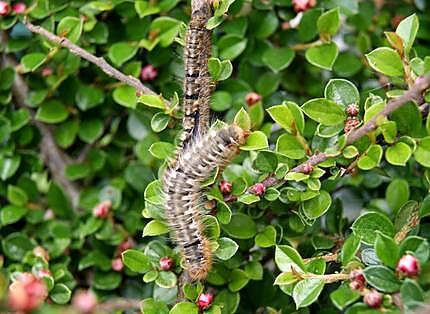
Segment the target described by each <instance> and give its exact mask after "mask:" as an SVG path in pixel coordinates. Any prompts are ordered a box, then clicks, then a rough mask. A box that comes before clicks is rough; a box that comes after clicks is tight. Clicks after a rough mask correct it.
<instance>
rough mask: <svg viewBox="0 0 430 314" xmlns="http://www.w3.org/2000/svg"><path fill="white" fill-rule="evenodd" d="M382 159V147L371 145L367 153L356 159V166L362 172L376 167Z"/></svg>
mask: <svg viewBox="0 0 430 314" xmlns="http://www.w3.org/2000/svg"><path fill="white" fill-rule="evenodd" d="M381 158H382V147H381V146H380V145H376V144H372V145H370V146H369V148H368V149H367V151H366V152H365V153H364V154H363V155H361V156H360V158H358V162H357V166H358V168H360V169H363V170H370V169H372V168H375V167H378V166H379V162H380V161H381Z"/></svg>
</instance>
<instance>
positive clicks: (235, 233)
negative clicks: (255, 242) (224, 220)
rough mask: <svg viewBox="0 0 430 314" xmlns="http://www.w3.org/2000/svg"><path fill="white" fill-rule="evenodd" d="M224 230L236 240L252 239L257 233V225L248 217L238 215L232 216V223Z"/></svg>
mask: <svg viewBox="0 0 430 314" xmlns="http://www.w3.org/2000/svg"><path fill="white" fill-rule="evenodd" d="M223 230H224V231H225V232H226V233H227V234H228V235H230V236H231V237H233V238H236V239H250V238H252V237H253V236H254V235H255V234H256V233H257V225H256V224H255V222H254V220H252V218H251V217H249V216H248V215H245V214H242V213H236V214H233V215H232V216H231V220H230V223H229V224H227V225H224V226H223Z"/></svg>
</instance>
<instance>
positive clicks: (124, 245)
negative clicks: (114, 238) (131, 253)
mask: <svg viewBox="0 0 430 314" xmlns="http://www.w3.org/2000/svg"><path fill="white" fill-rule="evenodd" d="M133 245H134V241H133V239H132V238H127V240H125V241H124V242H122V243H121V244H120V245H118V249H117V250H118V255H121V253H122V252H124V251H127V250H128V249H131V248H132V247H133Z"/></svg>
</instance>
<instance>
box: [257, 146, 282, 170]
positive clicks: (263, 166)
mask: <svg viewBox="0 0 430 314" xmlns="http://www.w3.org/2000/svg"><path fill="white" fill-rule="evenodd" d="M277 166H278V157H276V154H275V153H274V152H272V151H267V150H262V151H259V152H258V155H257V158H255V160H254V167H255V168H256V169H258V170H260V171H262V172H273V171H275V170H276V168H277Z"/></svg>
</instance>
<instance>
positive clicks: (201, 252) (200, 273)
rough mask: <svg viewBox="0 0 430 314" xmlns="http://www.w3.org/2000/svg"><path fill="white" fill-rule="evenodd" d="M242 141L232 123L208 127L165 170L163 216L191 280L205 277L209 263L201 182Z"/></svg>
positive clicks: (226, 160)
mask: <svg viewBox="0 0 430 314" xmlns="http://www.w3.org/2000/svg"><path fill="white" fill-rule="evenodd" d="M244 141H245V132H244V130H242V129H241V128H240V127H238V126H236V125H231V126H227V127H223V128H221V129H218V130H214V129H213V130H210V131H209V132H207V133H206V134H205V135H202V136H201V137H200V138H197V139H196V140H194V141H193V142H192V143H191V145H190V146H189V147H188V148H186V149H185V150H184V151H183V152H182V154H180V156H179V157H178V159H177V161H176V163H175V164H174V165H170V166H168V167H167V169H166V170H165V173H164V176H163V192H164V194H165V209H166V211H165V217H166V220H167V223H168V225H169V227H170V230H171V232H172V237H173V238H174V239H175V242H176V244H177V245H178V248H179V251H180V254H181V256H182V260H183V264H184V266H185V269H186V270H187V272H188V275H189V276H190V278H191V279H192V280H202V279H204V278H206V276H207V274H208V273H209V271H210V269H211V266H212V254H211V246H210V241H209V239H208V238H207V237H206V236H205V234H204V221H203V217H204V212H203V209H202V208H201V206H200V205H201V202H202V197H203V189H202V184H203V183H204V182H205V181H206V180H207V179H209V178H210V176H211V175H212V174H213V172H214V171H215V170H216V168H217V167H218V168H220V169H223V168H224V167H225V166H227V165H228V164H229V163H230V162H231V161H232V160H233V158H234V157H235V156H236V154H237V153H238V151H239V146H240V145H242V144H243V143H244Z"/></svg>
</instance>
